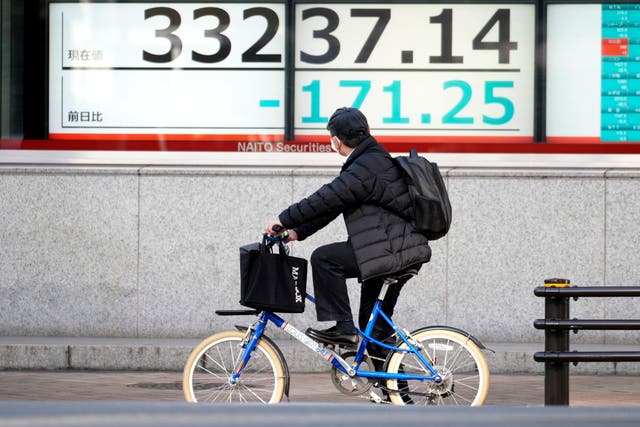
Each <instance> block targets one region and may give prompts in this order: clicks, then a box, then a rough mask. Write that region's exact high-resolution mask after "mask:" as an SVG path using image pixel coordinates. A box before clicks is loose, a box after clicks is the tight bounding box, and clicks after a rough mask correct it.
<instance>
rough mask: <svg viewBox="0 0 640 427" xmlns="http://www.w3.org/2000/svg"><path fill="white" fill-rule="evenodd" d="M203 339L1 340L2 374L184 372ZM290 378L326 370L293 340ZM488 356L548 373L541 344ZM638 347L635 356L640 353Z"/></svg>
mask: <svg viewBox="0 0 640 427" xmlns="http://www.w3.org/2000/svg"><path fill="white" fill-rule="evenodd" d="M199 342H200V339H166V338H162V339H153V338H100V337H0V369H1V370H12V369H15V370H21V369H43V370H58V369H82V370H142V371H180V370H182V369H183V367H184V363H185V362H186V360H187V358H188V357H189V354H190V353H191V351H192V350H193V348H194V347H195V346H196V345H197V344H198V343H199ZM276 343H277V345H278V346H279V347H280V349H281V350H282V352H283V354H284V356H285V359H286V360H287V363H288V365H289V369H290V371H292V372H324V371H327V370H328V365H327V363H326V362H325V361H324V359H322V358H321V357H312V356H311V354H310V351H309V349H307V348H306V347H304V346H303V345H301V344H299V343H297V342H296V341H293V340H288V339H282V340H276ZM486 347H487V348H488V349H490V350H488V351H485V356H486V357H487V361H488V363H489V367H490V369H491V372H492V373H495V374H514V373H531V374H541V373H543V372H544V364H543V363H538V362H535V361H534V360H533V354H534V353H535V352H536V351H541V350H542V349H544V344H543V343H487V344H486ZM637 347H638V346H634V347H633V348H631V349H633V350H638V348H637ZM575 349H576V350H584V351H596V350H597V351H603V350H607V351H611V350H613V351H616V350H617V351H621V350H628V349H630V346H622V345H576V346H575ZM571 370H572V372H573V373H576V374H602V375H640V364H639V363H631V362H628V363H612V362H601V363H580V364H579V365H578V366H575V367H574V366H571Z"/></svg>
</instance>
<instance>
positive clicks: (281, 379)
mask: <svg viewBox="0 0 640 427" xmlns="http://www.w3.org/2000/svg"><path fill="white" fill-rule="evenodd" d="M244 336H245V333H244V332H242V331H225V332H220V333H218V334H215V335H212V336H210V337H209V338H207V339H205V340H204V341H202V342H201V343H200V344H199V345H198V346H197V347H196V348H195V349H194V350H193V352H192V353H191V355H190V356H189V359H188V360H187V364H186V365H185V367H184V373H183V378H182V389H183V392H184V397H185V399H186V400H187V401H188V402H256V403H260V402H262V403H278V402H280V400H282V395H283V393H284V386H285V373H284V367H283V364H282V362H281V361H280V357H279V356H278V352H277V351H276V350H275V349H274V348H273V346H272V345H271V344H269V343H268V342H266V341H265V340H260V341H259V342H258V344H257V345H256V348H255V349H254V351H253V352H252V353H251V357H250V359H249V361H248V362H246V365H245V366H244V368H243V369H242V374H241V375H240V378H239V379H238V380H237V381H235V382H234V381H232V376H233V373H234V371H235V369H236V367H237V366H236V365H238V363H239V361H240V360H241V359H242V355H243V353H244V351H245V346H244V345H243V339H244Z"/></svg>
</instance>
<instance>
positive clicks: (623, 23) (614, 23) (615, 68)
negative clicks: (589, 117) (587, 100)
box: [600, 4, 640, 142]
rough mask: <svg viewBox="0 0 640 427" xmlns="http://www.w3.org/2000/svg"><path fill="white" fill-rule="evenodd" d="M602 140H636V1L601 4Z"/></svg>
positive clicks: (639, 12)
mask: <svg viewBox="0 0 640 427" xmlns="http://www.w3.org/2000/svg"><path fill="white" fill-rule="evenodd" d="M601 69H602V80H601V81H602V86H601V87H602V96H601V107H602V108H601V132H600V139H601V141H602V142H626V141H633V142H640V4H603V5H602V68H601Z"/></svg>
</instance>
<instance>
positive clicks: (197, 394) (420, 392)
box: [183, 238, 489, 406]
mask: <svg viewBox="0 0 640 427" xmlns="http://www.w3.org/2000/svg"><path fill="white" fill-rule="evenodd" d="M272 239H274V240H275V241H277V238H272ZM415 274H417V271H416V270H409V271H405V272H402V273H400V274H395V275H391V276H389V277H387V278H386V279H384V282H383V285H382V289H381V291H380V294H379V295H378V298H377V301H376V303H375V305H374V308H373V311H372V314H371V316H370V318H369V322H368V324H367V327H366V328H365V330H364V331H361V330H360V329H358V334H359V335H360V336H361V340H360V343H359V344H358V345H357V346H356V347H355V349H354V348H343V349H342V352H341V350H340V347H339V346H335V345H330V344H323V343H320V342H317V341H315V340H313V339H311V338H310V337H308V336H307V335H305V334H304V333H303V332H301V331H300V330H299V329H297V328H296V327H294V326H293V325H291V324H290V323H288V322H287V321H286V320H285V319H283V318H282V317H280V316H279V315H277V314H275V313H273V312H269V311H259V310H216V314H218V315H222V316H237V315H256V316H257V319H256V320H255V321H254V322H253V323H252V324H251V325H250V326H249V327H246V328H245V327H239V326H236V328H237V330H230V331H224V332H220V333H217V334H214V335H212V336H210V337H208V338H206V339H205V340H203V341H202V342H201V343H200V344H199V345H197V346H196V347H195V349H194V350H193V351H192V352H191V355H190V356H189V358H188V360H187V363H186V365H185V367H184V373H183V391H184V396H185V399H186V400H187V401H189V402H233V401H239V402H262V403H278V402H280V401H281V400H282V398H283V396H287V399H288V396H289V369H288V367H287V362H286V360H285V358H284V355H283V354H282V351H281V350H280V349H279V348H278V346H277V344H276V343H275V342H274V341H273V340H272V339H271V338H269V337H268V336H267V335H265V331H266V328H267V326H268V324H269V323H273V324H274V325H275V326H277V327H279V328H280V329H282V330H284V331H285V332H287V333H288V334H289V335H291V336H292V337H293V338H295V339H296V340H298V341H300V342H301V343H302V344H304V345H305V346H306V347H308V348H309V349H311V350H312V351H313V352H315V353H317V354H319V355H320V356H321V357H323V358H324V359H325V360H326V361H327V362H328V363H329V364H330V365H331V379H332V383H333V384H334V386H335V387H336V388H337V389H338V390H339V391H341V392H342V393H345V394H348V395H363V396H366V397H367V398H368V399H370V400H372V401H374V402H377V403H393V404H396V405H405V404H411V403H413V404H423V405H449V404H451V405H465V406H477V405H482V404H483V403H484V401H485V399H486V396H487V393H488V390H489V368H488V365H487V362H486V359H485V357H484V355H483V354H482V350H485V349H486V348H485V347H484V345H482V343H480V341H479V340H478V339H476V338H475V337H473V336H472V335H470V334H468V333H467V332H465V331H462V330H460V329H457V328H453V327H449V326H430V327H424V328H420V329H417V330H415V331H413V332H408V331H407V330H401V329H400V328H398V327H397V326H396V325H395V323H394V322H393V321H392V320H391V319H390V318H389V317H388V316H387V315H386V314H385V313H384V312H383V311H382V309H381V307H382V301H383V299H384V297H385V295H386V292H387V290H388V289H389V287H390V286H393V285H394V284H397V283H404V282H406V281H407V280H408V279H409V278H411V277H412V276H414V275H415ZM306 297H307V299H308V300H309V301H311V302H313V303H315V299H314V298H313V296H311V295H309V294H308V293H307V294H306ZM379 318H381V319H382V320H383V321H385V322H387V323H388V324H389V326H391V327H392V328H393V330H394V332H395V334H394V335H395V343H393V344H388V343H386V342H383V341H379V340H377V339H375V338H373V337H372V336H371V334H372V332H373V327H374V325H375V323H376V321H377V320H378V319H379ZM384 341H388V340H384ZM369 343H375V344H376V345H378V346H380V347H382V348H384V349H386V350H388V355H387V357H386V359H385V361H384V365H383V368H382V370H381V371H377V370H375V368H374V366H373V363H372V359H371V357H370V356H369V355H368V354H367V352H366V348H367V345H368V344H369ZM374 387H375V388H377V389H380V390H381V391H382V394H383V396H384V397H387V398H388V399H387V400H383V396H380V395H379V394H378V393H376V392H375V391H373V390H372V388H374Z"/></svg>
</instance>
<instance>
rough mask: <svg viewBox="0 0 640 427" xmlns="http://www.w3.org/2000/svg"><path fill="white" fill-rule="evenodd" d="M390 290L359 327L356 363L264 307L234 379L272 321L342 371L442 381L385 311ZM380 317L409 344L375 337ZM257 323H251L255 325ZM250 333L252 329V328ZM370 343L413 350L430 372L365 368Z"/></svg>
mask: <svg viewBox="0 0 640 427" xmlns="http://www.w3.org/2000/svg"><path fill="white" fill-rule="evenodd" d="M384 286H386V287H388V286H389V284H388V283H385V285H384ZM385 292H386V288H385V287H383V291H382V292H381V293H380V295H381V296H380V297H378V299H377V300H376V303H375V304H374V307H373V310H372V312H371V316H370V318H369V322H368V323H367V327H366V329H365V331H364V332H362V331H361V330H360V329H358V333H359V334H360V335H361V336H362V341H361V343H360V345H359V347H358V350H357V353H356V356H355V359H354V361H353V363H351V364H349V363H347V362H346V361H345V360H344V359H343V358H342V357H340V355H338V354H337V353H335V352H334V351H333V350H331V349H329V348H327V347H325V346H324V345H321V344H319V343H318V342H317V341H314V340H313V339H311V338H309V337H308V336H307V335H305V334H304V333H303V332H301V331H300V330H299V329H297V328H295V327H294V326H293V325H290V324H289V323H288V322H287V321H285V320H284V319H283V318H281V317H280V316H278V315H277V314H275V313H271V312H269V311H263V312H261V313H260V314H259V319H258V321H257V322H256V323H254V325H255V327H254V329H253V333H251V334H250V339H249V341H248V342H247V345H246V347H245V350H244V353H243V354H242V357H241V359H240V360H239V361H238V363H237V365H236V367H235V370H234V374H233V375H232V377H231V382H233V383H235V382H236V381H237V380H238V379H239V378H240V375H241V374H242V370H243V369H244V367H245V366H246V365H247V363H249V359H250V358H251V354H252V353H253V350H254V349H255V347H256V345H257V343H258V341H259V340H260V338H262V335H263V334H264V330H265V328H266V327H267V324H268V323H269V322H272V323H274V324H275V325H276V326H277V327H279V328H280V329H282V330H284V331H285V332H287V333H288V334H289V335H291V336H292V337H293V338H295V339H297V340H298V341H300V342H302V343H303V344H304V345H306V346H307V347H309V348H310V349H311V350H313V351H314V352H316V353H318V354H319V355H320V356H322V357H323V358H324V359H326V360H327V361H328V362H329V363H331V364H332V365H333V366H335V367H336V368H337V369H339V370H340V371H342V372H344V373H346V374H348V375H349V376H351V377H364V378H381V379H393V380H419V381H435V382H441V381H442V377H441V376H440V375H439V374H438V372H437V371H436V370H435V369H434V368H433V366H432V365H431V363H429V361H428V360H427V359H426V358H425V357H424V356H423V354H422V353H421V351H420V349H419V348H417V347H416V346H414V345H413V344H412V343H411V341H410V340H409V338H408V337H407V336H406V335H405V334H404V333H403V332H402V331H400V329H398V327H397V326H396V325H395V324H394V323H393V321H392V320H391V319H390V318H389V316H387V315H386V314H385V313H384V311H382V299H383V298H382V296H383V295H384V293H385ZM306 296H307V299H308V300H309V301H311V302H313V303H315V298H313V296H311V295H309V294H307V295H306ZM379 317H382V319H383V320H384V321H385V322H387V324H389V326H391V327H392V328H393V330H394V331H395V333H396V334H397V335H398V337H399V338H400V340H401V341H402V343H404V344H405V345H406V348H402V347H398V346H393V345H389V344H386V343H383V342H381V341H378V340H376V339H375V338H372V337H371V333H372V332H373V327H374V325H375V323H376V321H377V320H378V318H379ZM252 328H253V327H250V329H252ZM248 334H249V332H248ZM369 343H375V344H376V345H378V346H380V347H383V348H386V349H387V350H390V351H401V352H405V353H412V354H413V355H415V357H416V358H417V359H418V360H419V361H420V362H421V363H422V364H423V366H424V367H425V369H426V370H427V371H428V372H429V373H430V375H427V374H426V372H425V374H423V375H418V374H406V373H401V372H398V373H388V372H384V371H370V370H361V369H359V368H360V364H361V363H362V361H363V360H364V353H365V350H366V348H367V345H368V344H369Z"/></svg>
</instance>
